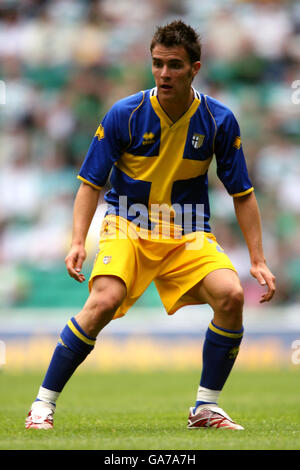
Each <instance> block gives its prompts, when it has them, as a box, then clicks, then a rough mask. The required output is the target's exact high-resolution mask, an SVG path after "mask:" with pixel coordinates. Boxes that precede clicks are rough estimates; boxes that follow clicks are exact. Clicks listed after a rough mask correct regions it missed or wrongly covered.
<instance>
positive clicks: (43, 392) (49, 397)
mask: <svg viewBox="0 0 300 470" xmlns="http://www.w3.org/2000/svg"><path fill="white" fill-rule="evenodd" d="M59 395H60V392H54V391H53V390H48V389H47V388H44V387H40V389H39V393H38V396H37V398H38V399H39V400H42V401H46V402H47V403H54V404H55V403H56V400H57V399H58V397H59Z"/></svg>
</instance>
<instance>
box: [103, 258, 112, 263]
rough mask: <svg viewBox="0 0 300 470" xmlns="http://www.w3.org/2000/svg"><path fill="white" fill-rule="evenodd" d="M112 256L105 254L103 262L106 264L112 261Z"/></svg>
mask: <svg viewBox="0 0 300 470" xmlns="http://www.w3.org/2000/svg"><path fill="white" fill-rule="evenodd" d="M111 258H112V257H111V256H104V258H103V263H104V264H108V263H110V262H111Z"/></svg>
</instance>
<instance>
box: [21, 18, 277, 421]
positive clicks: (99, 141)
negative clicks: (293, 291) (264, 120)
mask: <svg viewBox="0 0 300 470" xmlns="http://www.w3.org/2000/svg"><path fill="white" fill-rule="evenodd" d="M150 50H151V55H152V72H153V76H154V80H155V85H156V86H155V87H154V88H153V89H151V90H146V91H140V92H139V93H137V94H135V95H132V96H129V97H126V98H124V99H122V100H120V101H118V102H117V103H116V104H115V105H113V106H112V108H111V109H110V111H109V112H108V113H107V114H106V116H105V117H104V119H103V121H102V122H101V124H100V125H99V127H98V129H97V131H96V133H95V136H94V138H93V140H92V143H91V146H90V148H89V150H88V152H87V155H86V158H85V160H84V162H83V165H82V167H81V170H80V172H79V175H78V178H79V180H81V186H80V187H79V190H78V193H77V195H76V198H75V203H74V216H73V236H72V246H71V250H70V252H69V254H68V255H67V257H66V260H65V262H66V267H67V270H68V273H69V275H70V276H71V277H73V278H74V279H75V280H76V281H78V282H80V283H81V282H83V281H84V280H85V277H84V275H83V273H82V272H81V270H82V265H83V262H84V260H85V258H86V251H85V240H86V236H87V233H88V230H89V227H90V224H91V221H92V219H93V216H94V213H95V210H96V207H97V203H98V198H99V192H100V190H101V188H102V187H103V186H104V185H105V183H106V181H107V179H108V177H109V175H110V181H111V185H112V189H111V190H110V191H108V192H107V193H106V195H105V199H106V202H107V204H108V210H107V214H106V216H105V218H104V221H103V225H102V229H101V234H100V246H99V252H98V255H97V258H96V261H95V264H94V267H93V270H92V273H91V277H90V280H89V290H90V294H89V297H88V299H87V301H86V303H85V305H84V306H83V309H82V310H81V311H80V312H79V313H78V314H77V315H76V316H75V317H72V318H71V319H70V320H69V321H68V323H67V325H66V326H65V327H64V329H63V330H62V332H61V335H60V339H59V341H58V343H57V346H56V348H55V350H54V353H53V357H52V359H51V362H50V365H49V368H48V370H47V372H46V375H45V378H44V380H43V382H42V385H41V387H40V388H39V391H38V395H37V398H36V400H35V401H34V402H33V404H32V407H31V410H30V412H29V414H28V417H27V419H26V428H35V429H36V428H37V429H50V428H52V427H53V415H54V411H55V407H56V401H57V399H58V397H59V395H60V393H61V391H62V390H63V388H64V386H65V384H66V383H67V381H68V380H69V379H70V377H71V376H72V374H73V373H74V371H75V370H76V368H77V367H78V366H79V365H80V364H81V363H82V362H83V361H84V359H85V358H86V357H87V355H88V354H89V353H91V351H92V350H93V348H94V346H95V342H96V337H97V336H98V334H99V332H100V331H101V330H102V329H103V328H104V327H105V325H107V324H108V323H109V322H110V321H111V320H112V319H113V318H114V319H115V318H118V317H121V316H123V315H125V313H126V312H127V310H128V309H129V308H130V307H131V306H132V305H133V304H134V303H135V301H136V300H137V299H138V298H139V297H140V296H141V295H142V293H143V292H144V290H145V289H146V288H147V286H148V285H149V284H150V283H151V282H152V281H154V282H155V285H156V287H157V289H158V292H159V295H160V297H161V300H162V302H163V305H164V307H165V309H166V311H167V313H168V314H170V315H171V314H173V313H174V312H175V311H176V310H178V309H179V308H181V307H182V306H184V305H188V304H203V303H207V304H209V305H210V306H211V308H212V310H213V318H212V321H211V322H210V324H209V325H208V329H207V332H206V336H205V341H204V346H203V364H202V373H201V378H200V384H199V387H198V389H197V394H196V400H195V404H194V406H193V407H191V408H190V410H189V417H188V424H187V426H188V428H198V427H199V428H200V427H216V428H229V429H243V427H242V426H240V425H239V424H236V423H235V422H234V421H233V420H232V419H231V418H230V417H229V416H228V415H227V414H226V413H225V412H224V411H223V410H222V409H221V408H220V407H219V406H218V398H219V395H220V392H221V391H222V389H223V387H224V384H225V382H226V380H227V378H228V376H229V374H230V371H231V369H232V367H233V365H234V362H235V359H236V357H237V354H238V351H239V346H240V343H241V341H242V337H243V320H242V312H243V289H242V287H241V284H240V281H239V277H238V274H237V272H236V269H235V268H234V266H233V265H232V263H231V261H230V259H229V258H228V256H227V255H226V254H225V253H224V250H223V249H222V248H221V246H220V245H219V244H218V242H217V241H216V239H215V237H214V235H213V234H212V233H211V230H210V225H209V218H210V211H209V201H208V181H207V171H208V168H209V165H210V162H211V160H212V158H213V156H215V158H216V163H217V174H218V176H219V178H220V180H221V181H222V182H223V184H224V186H225V188H226V189H227V191H228V193H229V194H230V195H231V196H232V197H233V204H234V208H235V213H236V217H237V220H238V223H239V225H240V227H241V230H242V232H243V235H244V237H245V241H246V244H247V246H248V250H249V255H250V260H251V274H252V276H254V277H255V278H256V279H257V281H258V282H259V284H260V285H261V286H265V288H264V290H263V292H262V295H261V299H260V302H266V301H269V300H270V299H271V298H272V297H273V295H274V292H275V278H274V276H273V275H272V273H271V272H270V270H269V268H268V267H267V265H266V261H265V258H264V253H263V247H262V229H261V220H260V213H259V209H258V206H257V202H256V198H255V195H254V188H253V186H252V183H251V181H250V179H249V176H248V172H247V167H246V163H245V158H244V154H243V148H242V143H241V137H240V130H239V126H238V123H237V121H236V119H235V117H234V115H233V113H232V112H231V111H230V110H229V109H228V108H227V107H226V106H224V105H223V104H222V103H220V102H219V101H217V100H215V99H213V98H211V97H209V96H205V95H203V94H202V93H199V92H198V91H196V90H195V89H194V88H193V87H192V81H193V79H194V77H195V76H196V74H197V73H198V72H199V70H200V67H201V63H200V57H201V43H200V40H199V37H198V35H197V33H196V32H195V30H194V29H193V28H191V27H190V26H188V25H186V24H185V23H183V22H182V21H174V22H172V23H170V24H168V25H166V26H162V27H159V28H157V30H156V32H155V34H154V36H153V38H152V42H151V47H150ZM166 214H167V216H166Z"/></svg>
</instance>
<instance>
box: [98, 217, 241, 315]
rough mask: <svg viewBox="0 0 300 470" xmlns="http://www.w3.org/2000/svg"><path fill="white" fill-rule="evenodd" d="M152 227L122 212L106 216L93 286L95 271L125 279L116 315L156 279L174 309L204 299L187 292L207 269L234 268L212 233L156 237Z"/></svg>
mask: <svg viewBox="0 0 300 470" xmlns="http://www.w3.org/2000/svg"><path fill="white" fill-rule="evenodd" d="M149 233H151V232H149V231H146V230H143V229H138V228H137V227H136V226H135V225H134V224H133V223H130V222H129V221H127V220H126V219H123V218H121V217H119V216H114V215H109V216H107V217H105V219H104V221H103V224H102V227H101V231H100V243H99V252H98V254H97V256H96V259H95V262H94V267H93V270H92V273H91V277H90V280H89V289H90V290H91V289H92V285H93V279H94V278H95V277H96V276H101V275H104V276H108V275H111V276H117V277H119V278H121V279H122V280H123V281H124V283H125V285H126V288H127V296H126V298H125V299H124V301H123V302H122V304H121V306H120V307H119V308H118V310H117V311H116V313H115V315H114V318H119V317H122V316H123V315H125V313H126V312H127V310H128V309H129V308H130V307H131V306H132V305H133V304H134V303H135V302H136V301H137V299H138V298H139V297H140V296H141V295H142V294H143V292H144V291H145V290H146V288H147V287H148V286H149V284H150V283H151V282H152V281H154V283H155V285H156V288H157V290H158V293H159V296H160V298H161V301H162V303H163V305H164V307H165V309H166V311H167V313H168V314H169V315H171V314H173V313H175V312H176V310H178V309H179V308H181V307H183V306H184V305H192V304H201V303H203V302H201V301H199V300H197V299H195V298H193V297H191V296H190V295H188V294H186V293H187V292H188V291H189V290H190V289H191V288H192V287H193V286H195V285H196V284H197V283H198V282H199V281H201V280H202V279H203V278H204V277H205V276H206V275H207V274H208V273H210V272H212V271H215V270H216V269H224V268H227V269H231V270H233V271H236V269H235V268H234V266H233V265H232V263H231V261H230V259H229V258H228V256H227V255H226V254H225V253H224V251H223V249H222V248H221V247H220V245H218V243H217V241H216V238H215V236H214V235H213V234H212V233H206V232H193V233H191V234H188V235H184V236H181V238H168V239H155V240H153V239H152V237H151V235H150V236H149Z"/></svg>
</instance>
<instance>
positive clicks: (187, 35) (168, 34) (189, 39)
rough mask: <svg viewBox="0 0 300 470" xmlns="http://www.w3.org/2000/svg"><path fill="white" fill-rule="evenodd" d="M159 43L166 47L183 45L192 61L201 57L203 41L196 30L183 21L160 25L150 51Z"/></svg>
mask: <svg viewBox="0 0 300 470" xmlns="http://www.w3.org/2000/svg"><path fill="white" fill-rule="evenodd" d="M157 44H161V45H163V46H165V47H174V46H183V47H184V48H185V50H186V52H187V53H188V56H189V58H190V60H191V62H192V63H193V62H197V61H198V60H200V59H201V41H200V37H199V35H198V34H197V33H196V31H195V30H194V29H193V28H192V27H191V26H189V25H187V24H185V23H184V22H183V21H181V20H178V21H172V23H169V24H167V25H165V26H158V27H157V29H156V31H155V33H154V35H153V38H152V41H151V45H150V51H151V52H152V50H153V49H154V47H155V46H156V45H157Z"/></svg>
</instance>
